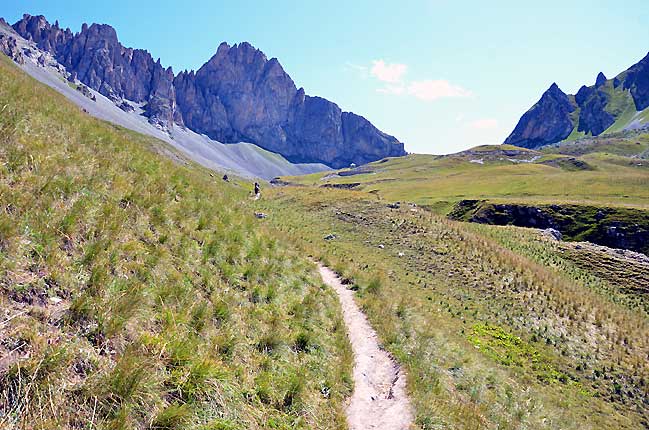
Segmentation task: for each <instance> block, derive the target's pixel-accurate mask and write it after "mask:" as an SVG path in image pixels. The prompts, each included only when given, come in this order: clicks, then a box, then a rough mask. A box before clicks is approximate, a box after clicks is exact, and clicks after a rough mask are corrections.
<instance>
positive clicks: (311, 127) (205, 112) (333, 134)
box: [13, 15, 406, 167]
mask: <svg viewBox="0 0 649 430" xmlns="http://www.w3.org/2000/svg"><path fill="white" fill-rule="evenodd" d="M13 27H14V29H15V30H16V31H17V32H18V33H19V34H20V35H21V36H22V37H24V38H25V39H28V40H33V41H34V42H35V43H37V45H38V47H39V48H40V49H42V50H44V51H47V52H50V53H51V54H52V55H53V56H54V57H55V58H56V59H57V61H58V62H60V63H61V64H62V65H63V66H65V67H66V68H67V69H68V72H70V73H75V74H76V76H77V77H78V79H79V80H80V81H81V82H83V83H84V84H85V85H87V86H88V87H90V88H92V89H95V90H96V91H98V92H100V93H101V94H103V95H105V96H106V97H108V98H110V99H112V100H114V101H115V103H116V104H119V103H121V102H123V100H124V99H127V100H131V101H134V102H143V103H144V104H145V106H144V114H145V115H146V116H147V117H148V118H149V121H150V122H152V123H153V124H156V125H159V126H161V127H163V128H165V127H171V126H173V124H174V123H175V124H182V125H184V126H186V127H187V128H189V129H191V130H193V131H195V132H198V133H202V134H206V135H208V136H209V137H211V138H213V139H215V140H219V141H221V142H224V143H236V142H241V141H245V142H251V143H255V144H257V145H259V146H261V147H263V148H265V149H268V150H270V151H274V152H277V153H280V154H282V155H284V156H285V157H286V158H287V159H289V160H290V161H295V162H322V163H325V164H328V165H330V166H332V167H343V166H347V165H349V163H352V162H353V163H356V164H362V163H367V162H369V161H374V160H378V159H381V158H384V157H387V156H399V155H405V154H406V153H405V151H404V148H403V143H401V142H399V141H398V140H397V139H396V138H394V137H392V136H389V135H387V134H385V133H382V132H381V131H379V130H378V129H376V127H374V126H373V125H372V124H371V123H370V122H369V121H367V120H366V119H365V118H363V117H360V116H358V115H354V114H351V113H343V112H341V109H340V108H339V107H338V106H337V105H336V104H335V103H332V102H330V101H328V100H326V99H323V98H319V97H317V98H316V97H309V96H307V95H306V94H305V93H304V90H303V89H300V90H298V89H297V88H296V85H295V83H294V82H293V80H292V79H291V77H290V76H289V75H288V74H287V73H286V72H285V71H284V69H283V68H282V65H281V64H280V62H279V61H278V60H277V58H271V59H270V60H268V58H267V57H266V55H265V54H264V53H263V52H262V51H260V50H259V49H257V48H255V47H254V46H252V45H251V44H250V43H248V42H241V43H238V44H234V45H229V44H228V43H226V42H223V43H221V44H220V45H219V46H218V48H217V49H216V52H215V54H214V55H213V56H212V58H210V60H209V61H207V62H206V63H205V64H204V65H203V66H201V67H200V68H199V69H198V70H197V71H196V72H194V71H190V72H187V71H184V72H181V73H179V74H178V75H177V76H174V74H173V70H172V69H171V68H170V67H168V68H166V69H165V68H163V66H162V63H161V61H160V59H158V60H157V61H154V59H153V58H152V57H151V55H150V54H149V53H148V52H147V51H144V50H140V49H132V48H125V47H124V46H122V45H121V44H120V42H119V40H118V37H117V32H116V31H115V29H114V28H113V27H111V26H110V25H107V24H91V25H88V24H85V23H84V24H83V25H82V27H81V32H80V33H77V34H74V35H73V34H72V32H70V31H69V30H67V31H66V32H62V31H61V30H59V29H58V28H57V27H51V26H50V25H49V23H48V22H47V20H46V19H45V18H44V17H42V16H40V17H31V16H29V15H25V17H23V19H22V20H20V21H18V22H17V23H16V24H14V26H13Z"/></svg>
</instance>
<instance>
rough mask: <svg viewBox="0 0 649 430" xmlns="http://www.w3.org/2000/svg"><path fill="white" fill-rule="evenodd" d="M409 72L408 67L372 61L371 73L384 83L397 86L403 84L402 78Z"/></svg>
mask: <svg viewBox="0 0 649 430" xmlns="http://www.w3.org/2000/svg"><path fill="white" fill-rule="evenodd" d="M407 70H408V66H406V65H405V64H399V63H386V62H385V61H383V60H374V61H372V69H371V70H370V73H371V74H372V76H374V77H375V78H376V79H378V80H379V81H382V82H388V83H391V84H395V83H397V82H401V78H403V75H404V74H405V73H406V71H407Z"/></svg>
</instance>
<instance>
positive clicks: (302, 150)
mask: <svg viewBox="0 0 649 430" xmlns="http://www.w3.org/2000/svg"><path fill="white" fill-rule="evenodd" d="M174 87H175V89H176V100H177V103H178V110H179V111H180V112H181V114H182V117H183V119H184V121H185V124H186V125H187V126H188V127H189V128H191V129H192V130H195V131H197V132H199V133H204V134H206V135H208V136H210V137H211V138H213V139H216V140H219V141H221V142H240V141H247V142H254V143H256V144H257V145H259V146H261V147H262V148H265V149H268V150H269V151H274V152H279V153H280V154H282V155H283V156H284V157H286V158H287V159H288V160H289V161H292V162H321V163H324V164H327V165H329V166H332V167H344V166H348V165H349V164H350V163H352V162H353V163H356V164H364V163H367V162H370V161H375V160H378V159H380V158H384V157H387V156H399V155H404V154H405V152H404V149H403V144H402V143H400V142H399V141H398V140H397V139H395V138H394V137H392V136H389V135H387V134H385V133H382V132H381V131H379V130H378V129H377V128H376V127H374V126H373V125H372V124H371V123H370V122H369V121H367V120H366V119H365V118H363V117H360V116H358V115H355V114H353V113H349V112H342V111H341V109H340V108H339V107H338V105H336V104H335V103H332V102H330V101H329V100H326V99H323V98H321V97H310V96H307V95H306V94H305V92H304V89H302V88H300V89H297V88H296V86H295V84H294V83H293V80H292V79H291V77H290V76H289V75H288V74H287V73H286V72H285V71H284V69H283V68H282V66H281V65H280V63H279V62H278V61H277V59H275V58H271V59H270V60H268V59H267V58H266V56H265V55H264V54H263V53H262V52H261V51H259V50H258V49H255V48H254V47H253V46H252V45H250V44H249V43H241V44H238V45H233V46H229V45H228V44H226V43H222V44H221V45H220V46H219V48H218V49H217V52H216V54H215V55H214V56H213V57H212V58H211V59H210V60H209V61H208V62H207V63H206V64H205V65H203V67H201V68H200V69H199V70H198V71H197V72H196V73H193V72H182V73H180V74H179V75H178V76H177V77H176V78H175V80H174Z"/></svg>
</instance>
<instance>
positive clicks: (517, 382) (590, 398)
mask: <svg viewBox="0 0 649 430" xmlns="http://www.w3.org/2000/svg"><path fill="white" fill-rule="evenodd" d="M418 160H419V161H420V160H421V157H408V158H406V159H402V160H393V161H391V162H389V163H406V164H411V163H415V162H417V161H418ZM385 164H388V163H385ZM355 178H357V176H353V177H351V178H349V180H354V179H355ZM510 180H511V178H510ZM373 186H375V185H374V184H373ZM409 191H410V190H409V189H407V188H406V189H404V192H406V193H408V192H409ZM267 194H268V193H267ZM401 200H403V199H401ZM385 203H386V202H385V201H377V199H376V197H375V196H373V195H372V194H368V193H366V192H362V191H347V190H336V189H322V188H312V187H281V188H277V189H275V190H273V191H272V195H271V196H267V197H266V199H265V200H264V201H260V202H257V203H256V204H257V205H259V207H260V208H261V209H263V210H264V211H266V212H268V213H269V218H268V221H269V222H271V223H273V224H275V225H276V226H277V227H278V228H281V229H282V230H283V231H285V232H286V235H287V237H291V238H294V240H296V242H297V243H299V244H300V246H302V247H303V249H304V250H305V252H306V253H311V254H313V255H316V256H318V257H320V258H322V259H324V260H325V261H326V262H327V263H328V264H330V265H332V266H333V267H334V268H335V269H336V270H337V271H338V272H340V273H341V274H342V275H343V276H344V277H347V278H349V279H350V282H351V283H352V284H353V285H354V287H353V288H354V289H356V290H357V300H359V302H360V303H361V305H362V307H363V309H364V310H365V311H366V312H367V314H368V317H369V319H370V321H371V322H372V324H373V326H374V327H375V328H376V330H377V332H378V333H379V335H380V337H381V339H382V341H383V343H384V345H385V347H386V348H387V349H388V350H390V351H391V352H392V353H393V354H394V355H395V356H396V357H397V358H398V359H399V361H400V362H401V363H402V364H403V365H404V366H405V367H406V369H407V372H408V375H409V380H408V388H409V390H410V392H411V395H412V398H413V403H414V406H415V408H416V424H417V428H421V429H437V428H457V429H494V428H498V429H522V428H533V429H557V428H561V429H604V428H616V429H636V428H642V426H643V425H645V426H646V423H647V422H648V421H647V420H648V419H649V409H648V408H647V406H646V401H647V399H649V367H648V366H647V361H646V357H647V354H648V353H649V343H648V342H647V337H646V333H647V329H649V318H648V317H647V313H646V309H647V304H646V301H645V300H643V298H642V297H643V296H642V294H643V291H644V290H643V288H642V286H641V285H637V288H639V290H638V291H636V292H635V293H634V292H633V291H632V289H631V288H630V287H631V285H635V284H633V283H627V282H624V279H625V277H626V279H641V278H638V277H637V274H642V273H646V271H647V269H648V267H647V266H646V265H643V264H641V263H634V262H633V261H629V260H620V261H614V262H611V261H610V259H602V258H600V256H597V255H595V251H590V250H586V249H581V248H577V247H576V246H574V244H568V243H565V244H564V243H558V242H553V241H550V240H548V239H546V238H543V237H542V236H540V235H539V234H538V232H536V231H534V230H530V229H521V228H513V227H497V226H488V225H474V224H466V223H456V222H452V221H449V220H447V219H445V218H443V217H439V216H437V215H435V214H433V213H430V212H429V211H425V210H422V209H421V208H417V207H412V206H408V205H405V204H404V205H402V206H401V208H400V209H390V208H388V207H387V205H386V204H385ZM329 234H334V235H335V236H336V237H335V239H333V240H324V237H325V236H326V235H329ZM611 258H613V257H611ZM615 258H618V257H615ZM600 261H601V262H602V264H603V265H599V262H600ZM608 264H614V265H616V267H618V268H619V269H620V270H619V271H618V272H614V271H611V270H609V269H608V268H607V267H605V266H607V265H608ZM622 268H624V269H623V270H622ZM622 272H624V273H622ZM645 277H646V276H645ZM618 281H620V282H618ZM640 284H641V282H640ZM638 293H639V294H640V295H638Z"/></svg>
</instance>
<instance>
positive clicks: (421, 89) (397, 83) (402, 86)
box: [347, 60, 472, 101]
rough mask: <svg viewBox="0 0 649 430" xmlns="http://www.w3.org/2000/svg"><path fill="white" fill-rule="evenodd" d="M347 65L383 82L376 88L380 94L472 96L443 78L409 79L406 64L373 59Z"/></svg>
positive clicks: (428, 97)
mask: <svg viewBox="0 0 649 430" xmlns="http://www.w3.org/2000/svg"><path fill="white" fill-rule="evenodd" d="M347 66H348V67H349V68H351V69H353V70H356V71H357V72H359V73H360V74H361V76H363V77H367V72H368V71H369V74H370V76H372V77H373V78H375V79H376V80H378V81H380V82H382V83H384V85H383V86H382V87H380V88H377V90H376V91H377V92H378V93H381V94H389V95H394V96H404V95H406V96H412V97H415V98H417V99H419V100H424V101H433V100H438V99H441V98H458V97H471V96H472V93H471V91H469V90H467V89H465V88H463V87H461V86H459V85H455V84H452V83H451V82H449V81H447V80H444V79H426V80H417V81H409V80H407V79H406V78H405V75H406V73H407V72H408V65H406V64H401V63H388V62H386V61H385V60H374V61H372V66H371V67H365V66H358V65H354V64H351V63H347Z"/></svg>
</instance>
